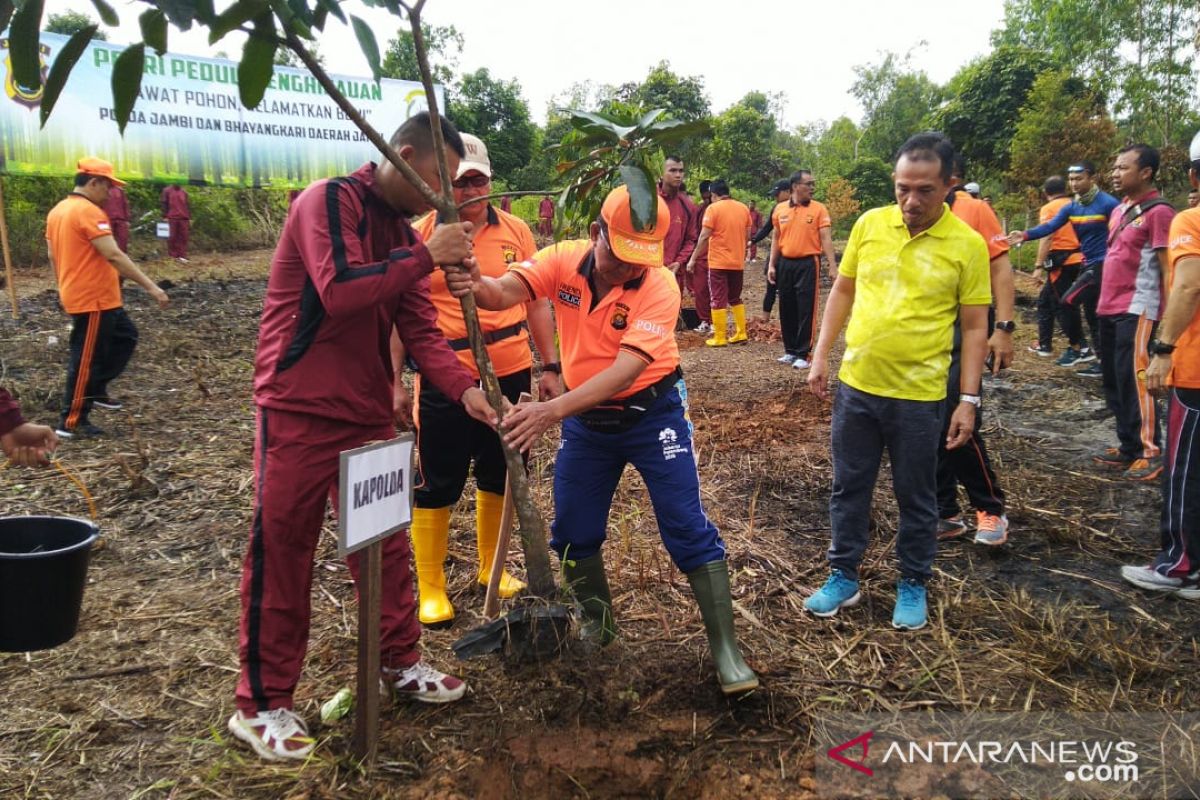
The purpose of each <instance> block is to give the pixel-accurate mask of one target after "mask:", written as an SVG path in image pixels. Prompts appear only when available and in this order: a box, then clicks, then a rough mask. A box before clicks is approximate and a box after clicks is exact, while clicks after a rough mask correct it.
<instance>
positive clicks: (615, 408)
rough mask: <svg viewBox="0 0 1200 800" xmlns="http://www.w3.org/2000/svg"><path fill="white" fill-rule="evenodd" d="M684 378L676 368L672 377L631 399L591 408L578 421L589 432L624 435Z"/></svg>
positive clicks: (664, 378) (634, 395) (668, 376)
mask: <svg viewBox="0 0 1200 800" xmlns="http://www.w3.org/2000/svg"><path fill="white" fill-rule="evenodd" d="M682 377H683V370H682V369H680V368H678V367H676V368H675V370H674V371H672V372H671V374H670V375H667V376H665V377H663V378H661V379H659V380H658V381H656V382H655V383H654V385H653V386H648V387H646V388H645V389H642V390H641V391H640V392H638V393H637V394H632V395H630V396H629V397H623V398H621V399H620V400H611V401H609V402H607V403H605V404H603V405H599V406H595V407H594V408H589V409H588V410H587V411H584V412H582V413H580V414H579V415H578V419H579V421H580V422H582V423H583V424H584V426H586V427H587V428H588V429H589V430H593V431H596V432H598V433H623V432H625V431H627V430H629V429H630V428H632V427H633V426H634V425H636V424H637V423H638V422H639V421H640V420H641V418H642V415H643V414H645V413H646V412H647V411H648V410H649V409H650V406H651V405H653V403H654V401H655V400H657V399H658V398H660V397H662V396H663V395H664V394H666V393H667V392H669V391H671V389H672V388H673V387H674V386H675V384H676V383H677V382H678V381H679V379H680V378H682Z"/></svg>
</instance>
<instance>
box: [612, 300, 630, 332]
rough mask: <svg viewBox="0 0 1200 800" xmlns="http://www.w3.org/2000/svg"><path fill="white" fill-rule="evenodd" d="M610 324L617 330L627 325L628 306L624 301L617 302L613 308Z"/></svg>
mask: <svg viewBox="0 0 1200 800" xmlns="http://www.w3.org/2000/svg"><path fill="white" fill-rule="evenodd" d="M611 324H612V326H613V328H614V329H616V330H618V331H623V330H625V328H626V327H628V325H629V306H627V305H625V304H624V303H617V304H616V307H615V308H614V309H613V315H612V321H611Z"/></svg>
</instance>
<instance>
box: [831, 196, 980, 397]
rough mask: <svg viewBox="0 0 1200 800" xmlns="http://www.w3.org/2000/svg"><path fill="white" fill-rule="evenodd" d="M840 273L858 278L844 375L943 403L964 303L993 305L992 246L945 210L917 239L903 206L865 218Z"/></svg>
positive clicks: (868, 387) (878, 390) (870, 387)
mask: <svg viewBox="0 0 1200 800" xmlns="http://www.w3.org/2000/svg"><path fill="white" fill-rule="evenodd" d="M838 271H839V272H840V273H841V274H842V275H845V276H846V277H847V278H854V287H855V293H854V306H853V308H852V309H851V311H850V324H849V325H848V326H847V327H846V354H845V356H843V357H842V367H841V371H840V372H839V377H840V378H841V380H842V381H843V382H845V383H846V384H847V385H849V386H853V387H854V388H855V389H858V390H859V391H862V392H867V393H868V394H874V395H879V396H882V397H891V398H896V399H900V400H943V399H945V397H946V374H947V372H948V371H949V369H950V348H951V346H952V345H953V342H954V320H955V319H956V318H957V317H958V311H959V306H960V305H966V306H974V305H980V306H986V305H989V304H990V303H991V302H992V291H991V279H990V275H989V272H988V248H987V245H986V244H985V243H984V241H983V239H982V238H981V237H980V236H979V234H977V233H976V232H975V231H974V230H972V229H971V227H970V226H969V225H967V224H966V223H965V222H963V221H962V220H960V219H959V218H958V217H956V216H955V215H954V214H952V213H950V209H949V208H948V207H946V208H945V210H944V212H943V213H942V216H941V218H940V219H938V221H937V222H935V223H934V224H933V226H932V227H930V228H929V229H928V230H926V231H922V232H921V233H919V234H917V235H916V236H910V235H909V233H908V228H907V227H906V226H905V224H904V217H903V216H902V215H901V213H900V207H899V206H895V205H891V206H886V207H884V208H876V209H874V210H872V211H868V212H867V213H866V214H863V215H862V216H861V217H860V218H859V220H858V222H856V223H855V224H854V230H852V231H851V232H850V241H849V243H848V244H847V245H846V253H845V255H843V256H842V261H841V264H840V265H839V266H838Z"/></svg>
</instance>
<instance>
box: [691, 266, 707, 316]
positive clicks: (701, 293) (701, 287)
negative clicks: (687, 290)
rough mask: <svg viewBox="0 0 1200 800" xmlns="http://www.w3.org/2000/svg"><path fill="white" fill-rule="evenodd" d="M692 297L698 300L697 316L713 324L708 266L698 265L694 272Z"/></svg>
mask: <svg viewBox="0 0 1200 800" xmlns="http://www.w3.org/2000/svg"><path fill="white" fill-rule="evenodd" d="M692 296H693V297H695V298H696V316H698V317H699V318H700V321H701V322H707V323H709V324H712V296H711V295H710V294H709V290H708V264H707V263H704V264H697V265H696V266H695V267H694V268H693V270H692Z"/></svg>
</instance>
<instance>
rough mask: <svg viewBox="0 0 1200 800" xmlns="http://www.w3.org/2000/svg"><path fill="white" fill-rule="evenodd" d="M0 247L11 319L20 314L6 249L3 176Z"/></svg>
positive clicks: (2, 186) (10, 263) (6, 222)
mask: <svg viewBox="0 0 1200 800" xmlns="http://www.w3.org/2000/svg"><path fill="white" fill-rule="evenodd" d="M0 248H3V250H4V276H5V278H6V279H7V280H8V296H9V297H10V298H12V315H13V319H17V318H19V317H20V316H21V312H20V311H19V310H18V309H17V284H16V281H15V280H13V265H12V254H11V253H10V252H9V249H8V219H6V212H5V210H4V178H3V177H0Z"/></svg>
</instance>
